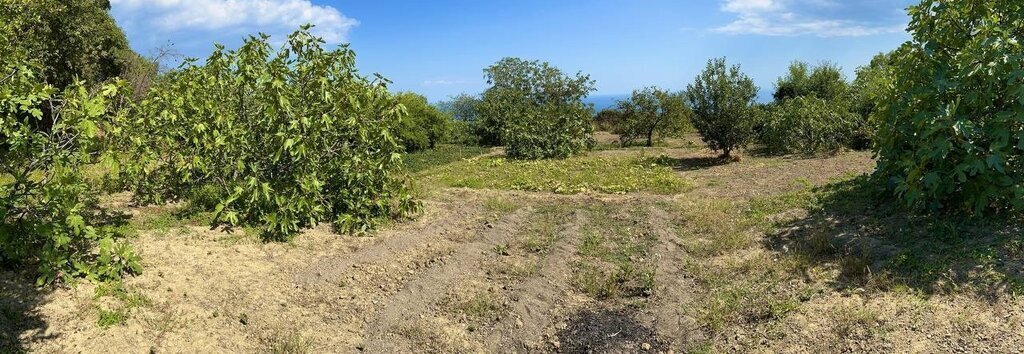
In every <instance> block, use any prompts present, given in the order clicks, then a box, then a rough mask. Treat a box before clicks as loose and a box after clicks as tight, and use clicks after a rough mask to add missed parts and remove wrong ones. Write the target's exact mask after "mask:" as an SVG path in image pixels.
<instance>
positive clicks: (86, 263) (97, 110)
mask: <svg viewBox="0 0 1024 354" xmlns="http://www.w3.org/2000/svg"><path fill="white" fill-rule="evenodd" d="M0 37H6V36H0ZM3 42H4V43H3V44H0V264H4V265H28V264H35V265H37V266H38V269H39V272H40V276H39V280H38V282H39V284H48V283H51V282H54V281H58V280H63V281H67V280H70V279H71V278H74V277H80V276H85V277H89V278H92V279H96V280H106V279H112V278H119V277H120V276H121V275H123V274H125V273H130V272H138V271H139V265H138V262H137V257H136V256H135V255H134V253H132V250H131V248H130V247H128V246H127V245H125V244H123V243H120V242H118V241H117V236H118V235H117V234H116V232H115V230H114V228H113V227H111V226H109V225H105V223H104V220H103V219H102V218H101V216H102V215H100V214H99V213H98V212H97V209H96V208H95V206H96V198H95V194H94V193H93V191H92V190H91V189H90V188H89V184H88V183H87V182H86V180H85V178H84V176H83V174H82V170H83V169H84V167H85V166H86V165H88V164H92V163H95V162H96V161H97V160H98V156H99V155H100V153H101V152H103V151H105V150H106V149H105V139H104V138H103V136H104V135H105V134H106V135H112V134H115V133H116V131H117V130H116V128H115V124H114V122H115V118H116V117H117V116H116V114H117V112H115V110H114V108H113V107H114V105H113V103H114V102H113V101H115V100H117V99H118V97H119V95H121V94H122V92H121V90H119V86H117V85H113V84H112V85H107V86H103V87H102V88H100V89H99V90H94V91H91V90H87V89H86V88H85V87H84V86H83V84H82V83H76V84H72V85H71V86H69V87H68V88H67V89H66V90H65V91H64V92H63V93H62V94H58V90H57V89H56V88H54V87H53V86H50V85H46V84H41V83H40V77H39V76H38V75H39V73H40V71H42V69H41V67H39V66H37V65H32V64H30V63H29V62H28V61H27V60H25V57H27V55H24V53H18V52H16V51H14V50H12V49H11V48H9V47H6V45H8V43H9V42H7V41H6V39H4V40H3ZM43 107H46V109H45V111H46V113H45V114H44V109H43ZM43 120H47V121H48V124H47V129H45V130H44V129H41V128H40V125H41V122H42V121H43Z"/></svg>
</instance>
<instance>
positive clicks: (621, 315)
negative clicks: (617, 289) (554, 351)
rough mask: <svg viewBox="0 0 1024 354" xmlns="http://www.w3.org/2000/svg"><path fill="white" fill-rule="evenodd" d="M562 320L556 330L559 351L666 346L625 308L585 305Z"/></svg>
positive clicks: (614, 350) (640, 349)
mask: <svg viewBox="0 0 1024 354" xmlns="http://www.w3.org/2000/svg"><path fill="white" fill-rule="evenodd" d="M566 323H567V325H568V326H567V327H566V328H565V329H563V330H561V331H560V332H558V342H559V343H560V347H559V350H558V351H559V352H561V353H639V352H643V351H652V350H653V353H658V352H662V351H665V350H667V349H668V347H667V346H666V345H665V343H663V342H662V341H660V340H659V339H658V337H657V334H656V333H655V332H654V330H653V329H651V328H648V327H646V326H644V325H643V324H641V323H639V322H637V320H636V319H635V318H634V316H633V314H632V313H630V312H629V311H626V310H620V309H587V310H583V311H581V312H578V313H576V314H574V315H572V316H570V317H569V318H568V319H566ZM644 344H647V346H646V347H645V346H644Z"/></svg>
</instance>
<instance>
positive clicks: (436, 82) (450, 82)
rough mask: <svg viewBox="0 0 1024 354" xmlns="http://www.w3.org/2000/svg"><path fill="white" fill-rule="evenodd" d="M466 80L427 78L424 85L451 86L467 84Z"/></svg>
mask: <svg viewBox="0 0 1024 354" xmlns="http://www.w3.org/2000/svg"><path fill="white" fill-rule="evenodd" d="M465 83H466V80H444V79H441V80H427V81H424V82H423V86H450V85H462V84H465Z"/></svg>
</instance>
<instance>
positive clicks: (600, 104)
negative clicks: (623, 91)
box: [583, 95, 629, 112]
mask: <svg viewBox="0 0 1024 354" xmlns="http://www.w3.org/2000/svg"><path fill="white" fill-rule="evenodd" d="M628 98H629V95H592V96H590V97H587V99H585V100H583V102H584V103H591V104H593V105H594V111H595V112H600V111H601V110H602V109H608V108H614V107H615V106H616V105H618V104H619V101H622V100H625V99H628Z"/></svg>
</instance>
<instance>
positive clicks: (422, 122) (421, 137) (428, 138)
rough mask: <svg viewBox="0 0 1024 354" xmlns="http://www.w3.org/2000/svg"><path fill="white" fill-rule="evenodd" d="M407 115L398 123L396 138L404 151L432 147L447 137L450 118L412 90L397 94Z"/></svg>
mask: <svg viewBox="0 0 1024 354" xmlns="http://www.w3.org/2000/svg"><path fill="white" fill-rule="evenodd" d="M398 101H399V102H401V103H402V105H403V106H405V110H406V112H408V115H407V116H406V117H405V119H403V120H402V122H401V123H400V124H399V125H398V140H399V141H400V142H401V144H402V145H403V146H404V147H405V151H406V152H416V151H420V150H424V149H433V148H434V146H437V144H438V143H441V142H443V141H444V140H446V139H447V137H448V134H449V130H450V124H449V122H450V121H451V118H449V117H448V116H447V115H445V114H444V113H442V112H441V111H439V110H438V109H437V108H435V107H434V106H431V105H430V104H429V103H427V98H426V97H423V96H421V95H418V94H415V93H412V92H403V93H399V94H398Z"/></svg>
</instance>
